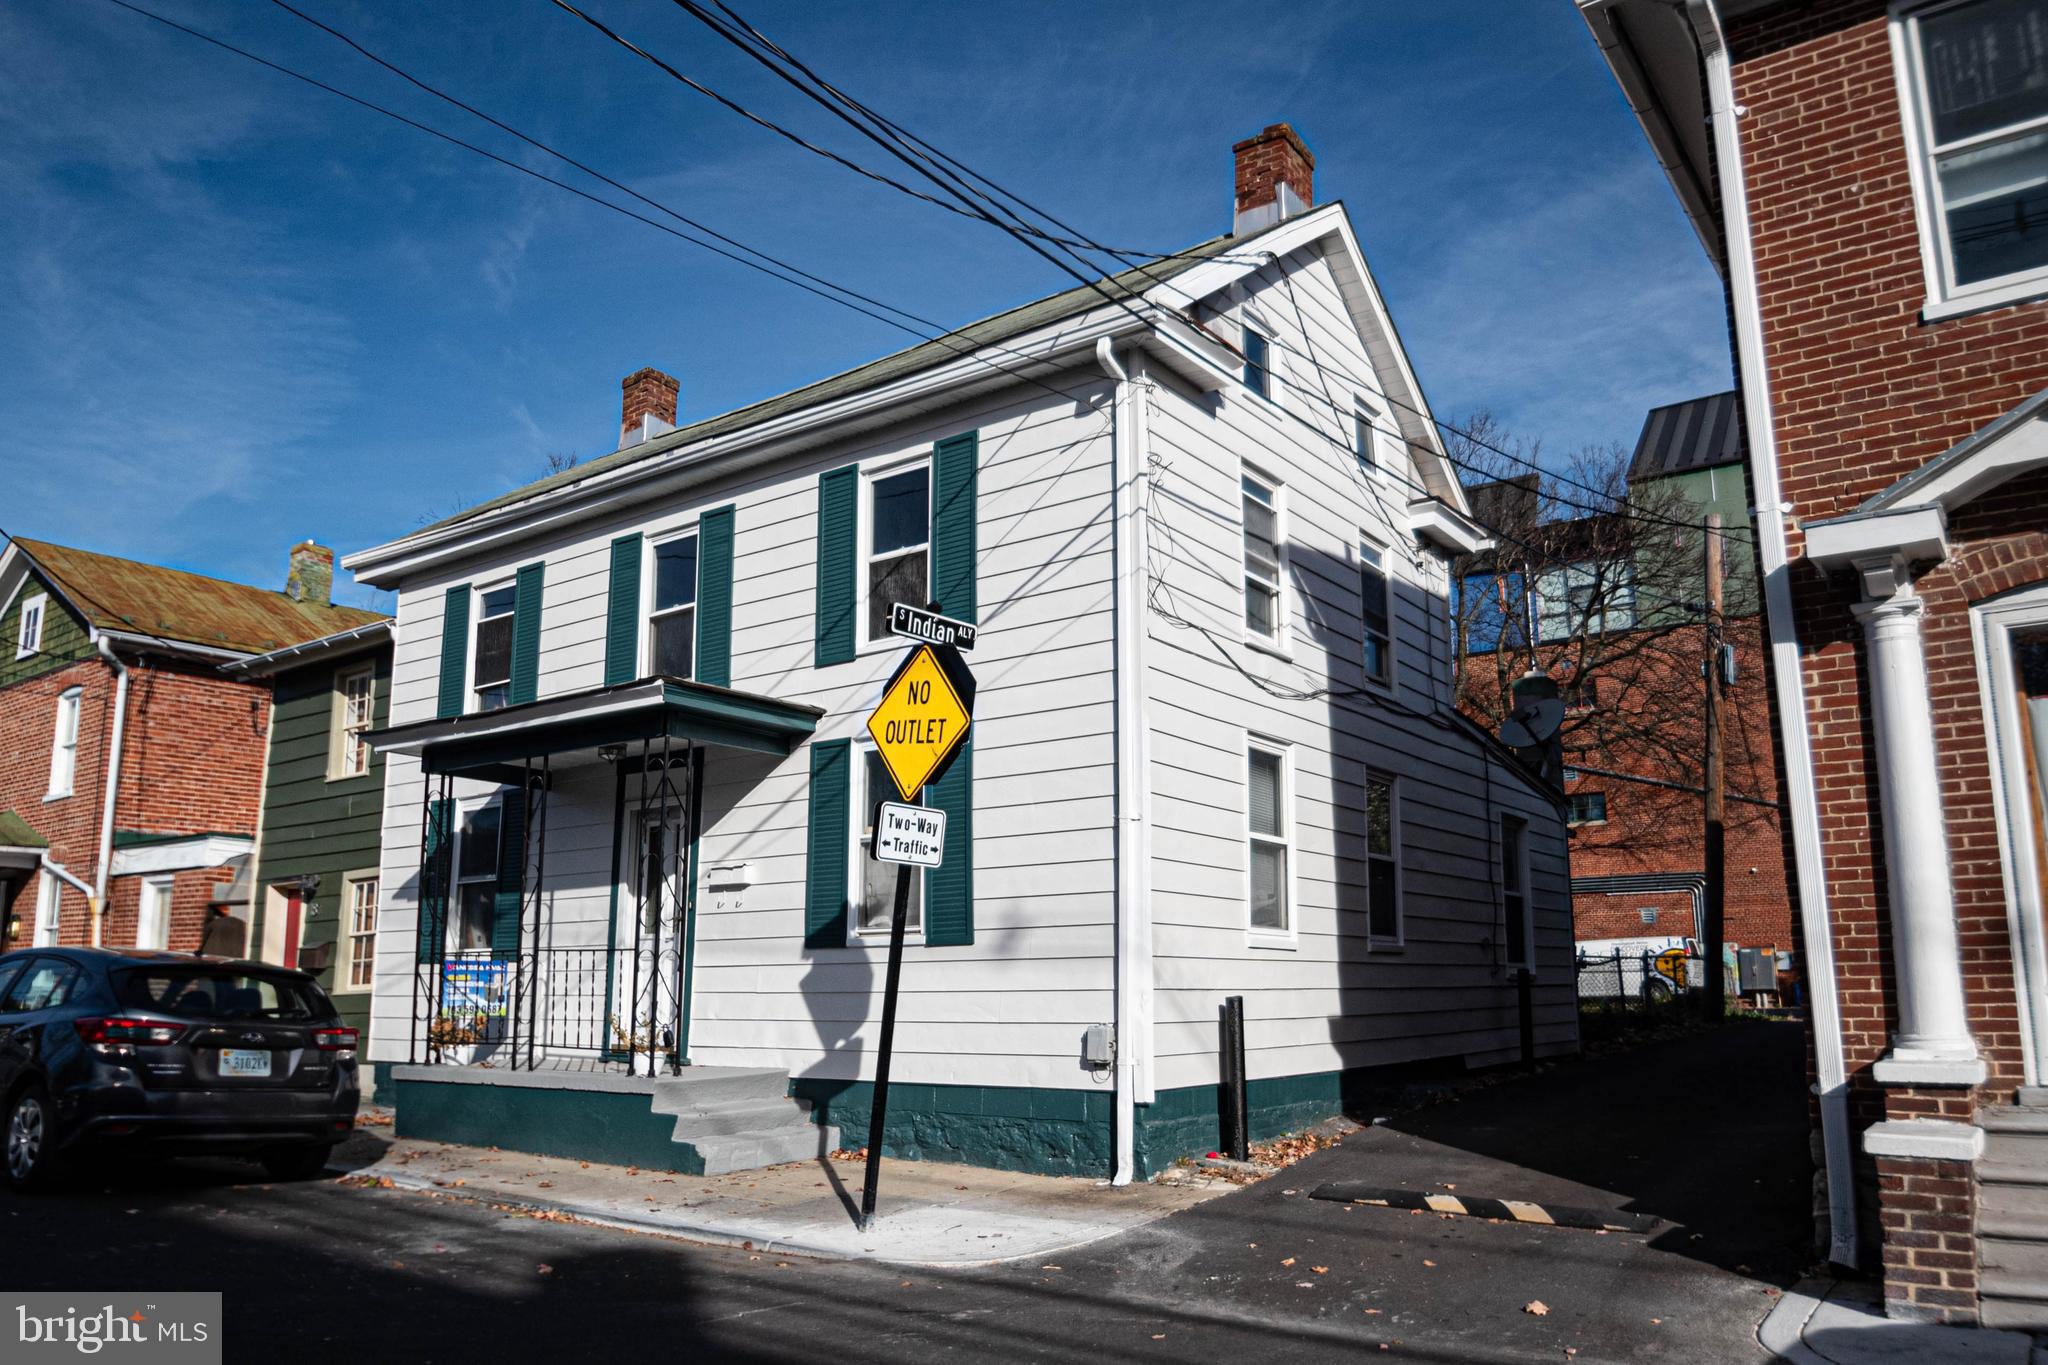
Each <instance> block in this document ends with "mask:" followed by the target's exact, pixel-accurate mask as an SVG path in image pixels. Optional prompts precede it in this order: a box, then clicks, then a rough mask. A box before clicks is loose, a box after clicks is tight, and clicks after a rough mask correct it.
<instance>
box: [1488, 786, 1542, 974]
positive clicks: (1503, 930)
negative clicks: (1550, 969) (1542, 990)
mask: <svg viewBox="0 0 2048 1365" xmlns="http://www.w3.org/2000/svg"><path fill="white" fill-rule="evenodd" d="M1509 820H1513V821H1514V822H1515V823H1517V824H1518V825H1520V826H1521V829H1522V839H1521V847H1520V848H1519V849H1518V850H1517V854H1518V858H1517V861H1518V863H1519V868H1518V871H1519V872H1520V880H1521V883H1522V960H1521V961H1519V962H1517V961H1516V960H1515V959H1514V958H1513V957H1512V956H1506V963H1507V969H1508V970H1509V971H1510V972H1512V971H1515V970H1517V969H1520V968H1526V969H1527V970H1528V972H1529V975H1530V977H1531V978H1534V977H1535V976H1536V889H1535V887H1533V886H1531V885H1530V884H1529V831H1530V830H1531V829H1532V828H1534V823H1533V822H1532V821H1530V820H1529V819H1527V818H1526V817H1524V816H1520V815H1516V814H1515V813H1514V812H1512V811H1503V812H1501V813H1500V815H1498V816H1496V817H1495V819H1494V838H1495V839H1498V840H1502V841H1503V842H1504V841H1505V835H1506V831H1507V823H1506V822H1507V821H1509ZM1495 847H1496V852H1495V855H1494V856H1495V859H1496V862H1498V860H1499V856H1500V855H1499V852H1498V849H1499V845H1496V846H1495ZM1500 934H1501V944H1502V948H1503V949H1505V948H1506V947H1507V935H1508V885H1507V881H1506V880H1505V879H1503V880H1502V881H1501V884H1500Z"/></svg>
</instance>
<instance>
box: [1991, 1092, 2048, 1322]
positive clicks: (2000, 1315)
mask: <svg viewBox="0 0 2048 1365" xmlns="http://www.w3.org/2000/svg"><path fill="white" fill-rule="evenodd" d="M2019 1098H2020V1101H2021V1102H2020V1103H2018V1104H2011V1105H1997V1106H1992V1107H1988V1108H1984V1109H1980V1110H1978V1112H1977V1124H1978V1126H1979V1127H1981V1128H1982V1129H1983V1130H1984V1155H1983V1156H1982V1157H1981V1158H1980V1159H1979V1160H1978V1162H1977V1263H1978V1279H1977V1293H1978V1307H1979V1311H1980V1313H1981V1315H1982V1321H1983V1324H1984V1325H1985V1326H1986V1327H2009V1328H2016V1329H2019V1330H2022V1331H2033V1332H2048V1091H2043V1090H2039V1089H2028V1090H2022V1091H2021V1092H2020V1096H2019Z"/></svg>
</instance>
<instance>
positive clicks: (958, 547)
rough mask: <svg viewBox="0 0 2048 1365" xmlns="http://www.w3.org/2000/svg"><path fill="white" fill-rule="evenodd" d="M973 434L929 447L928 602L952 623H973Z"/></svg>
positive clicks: (976, 457) (977, 456) (977, 443)
mask: <svg viewBox="0 0 2048 1365" xmlns="http://www.w3.org/2000/svg"><path fill="white" fill-rule="evenodd" d="M980 447H981V442H980V439H979V436H978V434H977V433H975V432H972V431H970V432H966V433H964V434H962V435H959V436H948V437H947V438H946V439H945V440H943V441H941V442H939V443H938V444H937V445H936V446H934V447H932V600H933V601H935V602H937V603H938V604H939V610H940V611H941V612H943V613H945V614H946V615H947V616H950V617H952V618H953V619H954V620H956V621H965V622H967V623H968V624H969V625H973V624H975V623H976V622H975V616H974V605H975V604H974V558H975V548H974V523H975V512H974V498H975V483H976V479H975V466H976V464H977V462H978V461H979V460H980V458H981V455H980Z"/></svg>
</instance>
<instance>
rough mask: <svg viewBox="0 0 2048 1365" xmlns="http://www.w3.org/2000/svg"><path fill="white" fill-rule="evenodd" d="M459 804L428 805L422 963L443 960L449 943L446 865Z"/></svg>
mask: <svg viewBox="0 0 2048 1365" xmlns="http://www.w3.org/2000/svg"><path fill="white" fill-rule="evenodd" d="M454 819H455V803H454V802H453V801H433V802H430V803H428V805H427V840H426V847H425V848H423V849H422V850H421V851H420V853H421V856H420V919H419V933H418V935H417V936H416V942H415V944H414V948H415V953H414V956H415V957H416V958H417V959H418V960H419V961H421V962H437V961H439V960H440V957H441V951H442V948H443V946H444V945H445V944H446V943H447V942H448V873H449V869H448V868H447V867H444V866H443V864H444V863H445V862H446V861H447V859H448V856H449V852H450V849H449V841H450V836H451V835H452V834H453V832H454V827H453V821H454Z"/></svg>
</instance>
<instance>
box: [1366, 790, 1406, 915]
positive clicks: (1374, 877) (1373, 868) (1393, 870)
mask: <svg viewBox="0 0 2048 1365" xmlns="http://www.w3.org/2000/svg"><path fill="white" fill-rule="evenodd" d="M1365 883H1366V937H1367V939H1368V941H1369V942H1370V943H1371V944H1372V945H1373V946H1374V947H1387V948H1393V947H1399V946H1400V943H1401V807H1400V801H1399V797H1398V795H1397V793H1396V791H1395V787H1394V779H1393V778H1391V777H1388V776H1384V775H1382V774H1380V773H1373V772H1369V773H1367V774H1366V775H1365Z"/></svg>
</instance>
